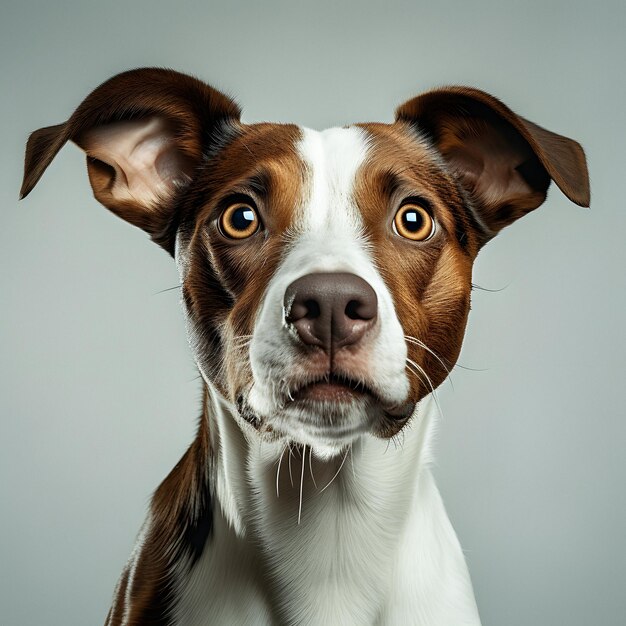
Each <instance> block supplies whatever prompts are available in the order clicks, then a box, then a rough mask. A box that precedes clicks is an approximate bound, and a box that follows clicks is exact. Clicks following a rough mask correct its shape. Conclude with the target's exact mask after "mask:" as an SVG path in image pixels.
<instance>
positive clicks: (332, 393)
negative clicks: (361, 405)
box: [291, 373, 382, 403]
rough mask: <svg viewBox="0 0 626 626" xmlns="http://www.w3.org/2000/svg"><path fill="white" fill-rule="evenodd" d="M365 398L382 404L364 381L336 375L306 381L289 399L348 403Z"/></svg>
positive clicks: (331, 374)
mask: <svg viewBox="0 0 626 626" xmlns="http://www.w3.org/2000/svg"><path fill="white" fill-rule="evenodd" d="M367 397H369V398H371V399H373V400H375V401H376V402H378V403H381V402H382V401H381V399H380V398H379V396H378V394H377V393H376V392H375V391H374V390H373V389H372V388H371V387H369V386H368V385H367V384H366V383H365V382H364V381H362V380H355V379H354V378H350V377H349V376H346V375H344V374H336V373H330V374H326V375H324V376H320V377H318V378H315V379H313V380H311V381H307V382H306V383H304V384H303V385H301V386H300V387H298V388H297V389H296V390H295V391H292V392H291V398H293V400H294V401H296V402H298V401H305V402H333V403H349V402H353V401H354V400H356V399H359V398H367Z"/></svg>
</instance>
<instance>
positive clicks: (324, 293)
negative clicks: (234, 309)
mask: <svg viewBox="0 0 626 626" xmlns="http://www.w3.org/2000/svg"><path fill="white" fill-rule="evenodd" d="M284 305H285V320H286V321H287V323H289V324H292V325H293V327H294V328H295V329H296V331H297V333H298V336H299V337H300V339H301V340H302V342H303V343H305V344H307V345H312V346H320V347H321V348H323V349H324V350H325V351H326V352H327V353H328V354H331V353H332V352H335V351H337V350H339V349H340V348H342V347H344V346H348V345H352V344H355V343H357V342H358V341H360V339H361V338H362V337H363V335H365V333H366V332H367V331H368V330H369V329H370V328H372V327H373V326H374V325H375V323H376V319H377V316H378V299H377V298H376V292H375V291H374V289H373V288H372V287H371V286H370V284H369V283H367V282H366V281H365V280H363V279H362V278H359V277H358V276H356V275H355V274H348V273H345V272H338V273H318V274H307V275H306V276H302V277H301V278H298V279H297V280H294V282H292V283H291V285H289V287H287V289H286V290H285V301H284Z"/></svg>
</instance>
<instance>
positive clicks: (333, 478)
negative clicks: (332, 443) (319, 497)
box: [322, 445, 352, 491]
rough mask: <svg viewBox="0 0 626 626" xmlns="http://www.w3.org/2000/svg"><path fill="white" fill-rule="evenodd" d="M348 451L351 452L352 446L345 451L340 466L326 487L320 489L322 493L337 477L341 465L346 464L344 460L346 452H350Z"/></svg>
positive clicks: (346, 456) (346, 455)
mask: <svg viewBox="0 0 626 626" xmlns="http://www.w3.org/2000/svg"><path fill="white" fill-rule="evenodd" d="M350 450H352V445H351V446H350V447H349V448H348V449H347V450H346V453H345V454H344V455H343V461H341V465H340V466H339V469H338V470H337V471H336V472H335V475H334V476H333V477H332V478H331V479H330V481H329V482H328V484H327V485H326V487H322V491H324V489H328V487H329V486H330V484H331V483H332V482H333V480H335V478H337V476H339V472H340V471H341V468H342V467H343V464H344V463H345V462H346V459H347V458H348V452H350Z"/></svg>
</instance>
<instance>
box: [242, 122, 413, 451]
mask: <svg viewBox="0 0 626 626" xmlns="http://www.w3.org/2000/svg"><path fill="white" fill-rule="evenodd" d="M299 152H300V155H301V157H302V159H303V161H304V163H305V164H306V166H307V169H308V175H309V176H308V181H307V183H308V185H307V197H306V198H304V199H303V204H302V207H300V211H299V213H298V214H297V216H296V218H295V220H294V225H293V237H292V243H291V245H290V248H289V253H288V254H287V255H286V258H285V259H284V261H283V263H282V264H281V266H280V267H279V268H278V270H277V272H276V274H275V275H274V276H273V277H272V279H271V281H270V283H269V285H268V287H267V291H266V294H265V298H264V300H263V304H262V306H261V310H260V312H259V314H258V318H257V322H256V325H255V329H254V333H253V337H252V341H251V344H250V363H251V366H252V374H253V377H254V384H253V386H252V389H251V391H250V394H249V398H248V399H249V402H250V405H251V406H252V408H253V409H254V411H255V412H256V413H257V414H258V415H262V416H266V417H267V418H268V419H269V420H272V419H274V418H273V416H275V415H277V414H279V415H282V416H283V418H282V419H280V418H276V421H277V424H276V425H277V426H278V428H279V429H280V430H282V431H286V432H287V433H288V434H289V435H290V436H291V438H292V439H293V440H295V441H298V442H303V443H307V444H308V445H312V446H314V447H315V450H316V451H317V452H318V453H319V454H322V453H323V452H325V453H326V454H337V453H338V451H339V450H340V449H341V448H342V446H343V445H345V444H346V443H349V441H350V440H351V439H352V438H353V437H354V436H356V435H358V434H359V433H361V432H365V431H367V430H369V428H370V426H371V424H369V423H367V422H364V421H363V415H362V412H359V413H358V415H357V413H356V412H355V415H354V416H352V417H351V416H346V418H345V424H344V426H345V429H346V436H345V437H343V438H341V437H339V438H337V435H336V432H334V433H332V435H331V434H330V433H328V436H329V437H331V436H332V437H334V438H335V440H333V441H328V440H327V441H322V439H321V437H320V435H321V433H320V432H319V429H315V432H311V428H309V427H306V426H305V425H304V424H303V423H302V420H301V419H300V417H299V414H298V410H297V409H295V408H294V409H293V410H292V408H291V407H290V406H289V405H288V404H287V405H286V406H285V402H284V401H285V397H284V395H285V392H283V396H282V397H281V396H280V395H279V393H278V392H280V391H281V389H280V388H279V389H278V390H277V389H276V381H282V382H283V383H284V386H285V387H287V389H288V388H289V386H290V383H292V382H293V381H294V379H295V378H297V377H298V376H299V375H300V376H301V375H304V374H305V373H306V370H307V369H308V363H301V362H299V361H298V359H297V349H296V346H294V341H293V338H292V336H291V334H290V329H289V328H288V327H287V325H286V323H285V321H284V320H285V311H284V305H283V299H284V295H285V291H286V289H287V287H288V286H289V285H290V284H291V283H292V282H293V281H294V280H296V279H298V278H300V277H302V276H304V275H306V274H310V273H316V272H349V273H353V274H356V275H358V276H360V277H361V278H363V279H364V280H365V281H367V282H368V283H369V284H370V285H371V286H372V288H373V289H374V291H375V292H376V295H377V298H378V316H379V320H380V329H379V333H378V336H377V337H376V338H375V339H374V340H373V345H372V346H371V349H369V350H368V352H367V354H364V355H363V357H364V358H366V359H367V363H366V365H364V366H363V367H362V374H363V377H364V378H365V377H367V382H368V384H369V386H370V387H371V388H373V389H375V391H376V392H377V393H378V394H379V395H380V396H381V397H382V398H383V399H384V400H385V401H386V402H387V403H388V404H389V405H396V404H400V403H402V402H403V401H404V400H405V399H406V397H407V394H408V390H409V381H408V378H407V375H406V372H405V359H406V355H407V351H406V344H405V342H404V334H403V331H402V327H401V325H400V323H399V321H398V318H397V316H396V313H395V310H394V306H393V301H392V298H391V294H390V293H389V290H388V289H387V287H386V285H385V283H384V281H383V279H382V277H381V276H380V273H379V272H378V270H377V268H376V266H375V264H374V261H373V258H372V255H371V253H370V250H369V245H368V242H367V240H366V238H365V236H364V232H363V231H364V229H363V223H362V219H361V215H360V212H359V210H358V208H357V206H356V204H355V201H354V198H353V188H354V181H355V177H356V174H357V171H358V169H359V167H360V166H361V164H362V163H363V161H364V160H365V158H366V157H367V152H368V145H367V138H366V134H365V132H364V131H363V130H361V129H359V128H332V129H329V130H326V131H323V132H321V133H320V132H316V131H313V130H309V129H303V138H302V141H301V142H300V145H299ZM286 393H287V394H288V391H287V392H286Z"/></svg>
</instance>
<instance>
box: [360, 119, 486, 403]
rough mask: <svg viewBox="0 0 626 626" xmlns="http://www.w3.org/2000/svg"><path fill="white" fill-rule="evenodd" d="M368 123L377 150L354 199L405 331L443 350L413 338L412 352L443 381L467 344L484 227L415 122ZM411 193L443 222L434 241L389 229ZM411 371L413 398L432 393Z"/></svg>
mask: <svg viewBox="0 0 626 626" xmlns="http://www.w3.org/2000/svg"><path fill="white" fill-rule="evenodd" d="M361 127H362V128H364V129H365V131H366V132H367V133H368V134H369V138H370V149H369V153H368V159H367V160H366V162H365V163H364V164H363V166H362V167H361V169H360V171H359V172H358V174H357V179H356V182H355V189H354V198H355V202H356V204H357V206H358V207H359V210H360V211H361V214H362V216H363V221H364V223H365V226H366V232H367V234H368V237H369V239H370V241H371V243H372V244H373V245H372V250H373V255H374V260H375V263H376V266H377V267H378V269H379V271H380V272H381V274H382V276H383V278H384V280H385V283H386V285H387V286H388V288H389V290H390V292H391V294H392V297H393V301H394V305H395V308H396V313H397V315H398V318H399V320H400V323H401V325H402V327H403V330H404V334H405V336H407V337H414V338H416V339H418V340H419V341H422V342H424V343H425V344H426V345H427V346H428V348H429V349H430V350H432V351H433V352H434V353H435V354H436V355H437V357H438V358H437V357H435V356H433V355H432V354H431V353H430V352H429V351H428V350H426V349H424V348H422V347H420V346H419V345H416V344H415V343H412V342H411V341H410V340H407V348H408V355H409V359H411V360H412V361H413V362H414V363H416V364H417V365H418V366H419V368H421V369H422V370H424V372H425V373H426V374H427V375H428V378H429V379H430V381H431V384H432V387H434V388H436V387H437V386H438V385H439V384H440V383H441V382H442V381H443V380H444V379H445V377H446V376H447V375H448V372H447V371H446V368H447V369H451V368H452V366H453V365H454V363H455V362H456V359H457V358H458V354H459V352H460V349H461V344H462V339H463V333H464V329H465V325H466V321H467V315H468V312H469V301H470V292H471V266H472V261H473V257H474V256H475V254H476V252H477V250H478V244H477V228H476V226H475V225H474V224H473V223H472V220H471V216H470V215H469V211H468V208H467V207H466V206H465V205H464V198H463V196H462V195H461V193H460V191H459V189H458V185H457V183H456V180H455V178H454V177H453V176H452V175H451V174H450V173H449V172H448V171H447V170H446V169H445V168H444V167H442V165H441V162H440V159H439V157H438V155H437V154H436V152H435V151H434V150H433V149H432V148H431V147H430V146H429V144H428V143H426V142H425V141H422V140H420V139H419V138H418V137H417V135H415V134H413V133H412V132H410V129H409V126H408V125H406V124H392V125H385V124H363V125H361ZM406 196H417V197H423V198H424V199H426V200H427V201H428V202H429V204H430V205H431V206H432V208H433V214H434V217H435V220H436V221H437V222H438V224H439V226H440V227H441V228H440V230H439V232H437V233H435V235H434V236H433V237H432V238H431V239H429V240H428V241H424V242H412V241H409V240H407V239H403V238H402V237H400V236H398V235H397V234H395V233H393V231H392V229H391V228H390V221H391V220H392V219H393V216H394V215H395V212H396V211H397V209H398V207H399V205H400V202H401V201H402V200H403V199H404V198H405V197H406ZM439 359H441V361H443V363H444V364H445V367H444V366H443V365H442V364H441V362H440V361H439ZM413 369H414V370H415V369H416V368H415V367H413ZM408 376H409V380H410V381H411V398H412V399H413V400H418V399H420V398H422V397H424V396H425V395H427V394H428V393H430V391H431V385H430V384H429V383H428V382H427V381H426V380H425V377H424V374H423V373H422V372H420V371H419V370H418V373H417V374H412V373H408Z"/></svg>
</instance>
